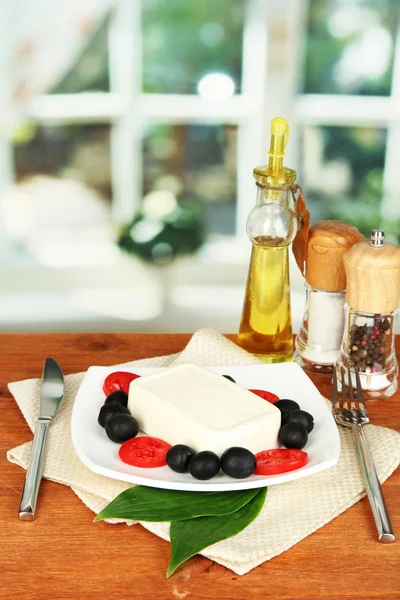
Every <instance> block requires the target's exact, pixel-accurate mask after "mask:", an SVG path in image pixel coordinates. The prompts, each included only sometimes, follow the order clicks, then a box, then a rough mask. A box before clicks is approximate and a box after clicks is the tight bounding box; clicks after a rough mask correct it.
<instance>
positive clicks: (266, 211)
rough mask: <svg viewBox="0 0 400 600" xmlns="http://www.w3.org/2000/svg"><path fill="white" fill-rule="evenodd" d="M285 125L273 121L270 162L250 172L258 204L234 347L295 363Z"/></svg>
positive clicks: (291, 174)
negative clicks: (291, 307) (237, 345)
mask: <svg viewBox="0 0 400 600" xmlns="http://www.w3.org/2000/svg"><path fill="white" fill-rule="evenodd" d="M288 136H289V126H288V123H287V121H286V120H285V119H283V118H280V117H278V118H276V119H273V120H272V121H271V148H270V152H269V164H268V165H266V166H262V167H256V168H255V169H254V172H253V174H254V178H255V179H256V182H257V204H256V206H255V207H254V208H253V210H252V211H251V213H250V215H249V218H248V220H247V233H248V235H249V237H250V240H251V241H252V243H253V250H252V254H251V260H250V266H249V273H248V278H247V285H246V292H245V298H244V304H243V311H242V317H241V323H240V329H239V335H238V344H239V345H240V346H241V347H242V348H243V349H244V350H247V351H248V352H251V353H252V354H255V355H257V356H258V357H259V358H261V359H262V360H264V361H265V362H269V363H275V362H286V361H292V360H293V338H292V319H291V311H290V284H289V252H288V250H289V246H290V243H291V242H292V241H293V239H294V237H295V235H296V232H297V215H296V210H295V206H294V200H293V194H292V186H293V183H294V182H295V180H296V171H293V169H288V168H286V167H283V164H282V163H283V156H284V154H285V148H286V144H287V139H288Z"/></svg>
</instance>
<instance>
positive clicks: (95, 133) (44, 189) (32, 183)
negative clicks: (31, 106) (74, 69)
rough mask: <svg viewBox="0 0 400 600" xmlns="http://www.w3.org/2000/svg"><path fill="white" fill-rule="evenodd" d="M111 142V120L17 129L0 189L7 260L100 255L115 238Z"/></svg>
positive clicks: (54, 261) (58, 262)
mask: <svg viewBox="0 0 400 600" xmlns="http://www.w3.org/2000/svg"><path fill="white" fill-rule="evenodd" d="M109 146H110V127H109V126H100V125H95V126H93V125H79V126H78V125H73V126H72V125H65V126H62V127H55V126H54V127H38V128H34V127H33V126H32V127H31V128H29V127H28V126H25V129H24V130H22V128H20V129H19V138H18V140H14V163H15V173H16V184H15V185H14V186H11V187H10V189H9V190H7V191H6V193H4V194H3V202H2V206H1V208H2V214H1V223H2V226H3V227H4V231H5V233H6V236H7V241H8V247H9V250H10V256H12V260H13V261H15V260H16V261H17V262H18V261H22V263H23V264H25V263H26V262H27V261H28V263H31V262H33V263H34V264H42V265H47V266H50V265H51V266H71V265H83V264H86V265H87V264H97V263H98V262H99V261H105V262H104V263H101V264H105V263H106V261H107V260H108V257H107V253H110V252H111V251H112V250H110V248H112V243H113V239H114V232H113V230H112V223H111V218H110V198H111V184H110V149H109Z"/></svg>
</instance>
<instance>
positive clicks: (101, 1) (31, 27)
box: [0, 0, 135, 129]
mask: <svg viewBox="0 0 400 600" xmlns="http://www.w3.org/2000/svg"><path fill="white" fill-rule="evenodd" d="M115 1H116V0H2V2H0V4H3V8H2V9H1V12H2V16H1V19H0V21H1V23H0V35H1V39H0V90H2V91H0V110H1V113H0V114H1V116H0V119H1V124H2V126H3V128H4V127H5V128H6V129H7V128H8V127H9V126H10V124H12V123H13V122H14V121H15V119H16V118H18V115H19V114H21V112H23V108H24V106H25V104H26V102H27V101H29V99H30V98H32V97H34V96H36V95H38V94H43V93H45V92H46V91H47V90H49V89H51V87H52V86H53V85H54V84H56V83H57V81H59V80H60V78H61V77H62V76H63V75H64V73H65V72H67V71H68V69H69V68H70V67H71V65H73V64H74V61H75V60H76V58H77V57H78V56H79V54H80V53H81V52H82V50H83V48H84V46H85V44H86V43H87V40H88V38H89V37H90V36H91V35H92V34H93V32H94V31H95V30H96V28H97V26H98V24H99V23H100V22H101V20H102V19H103V18H104V15H105V13H106V12H107V11H108V10H109V9H110V8H111V6H112V5H113V4H114V3H115ZM130 1H132V2H134V1H135V0H130Z"/></svg>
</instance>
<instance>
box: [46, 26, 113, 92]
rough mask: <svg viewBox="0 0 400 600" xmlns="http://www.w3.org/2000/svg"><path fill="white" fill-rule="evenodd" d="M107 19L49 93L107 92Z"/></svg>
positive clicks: (108, 85)
mask: <svg viewBox="0 0 400 600" xmlns="http://www.w3.org/2000/svg"><path fill="white" fill-rule="evenodd" d="M107 36H108V19H106V20H105V21H104V22H103V23H102V24H101V25H100V26H99V28H98V29H97V31H96V32H95V33H94V34H93V35H92V37H91V38H90V39H89V41H88V43H87V45H86V47H85V49H84V51H83V52H82V54H81V56H79V57H77V59H76V60H75V61H74V63H73V65H71V68H70V70H69V71H68V72H67V73H65V75H64V76H63V77H62V79H61V80H60V81H59V82H58V83H57V85H56V86H54V88H53V89H52V90H49V93H51V94H76V93H78V92H108V91H109V90H110V80H109V71H108V67H109V63H108V41H107Z"/></svg>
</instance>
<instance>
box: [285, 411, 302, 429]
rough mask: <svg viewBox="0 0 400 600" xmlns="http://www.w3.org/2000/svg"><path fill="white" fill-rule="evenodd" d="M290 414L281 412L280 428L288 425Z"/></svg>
mask: <svg viewBox="0 0 400 600" xmlns="http://www.w3.org/2000/svg"><path fill="white" fill-rule="evenodd" d="M295 410H299V409H298V408H296V409H295ZM291 414H292V411H291V410H285V412H281V427H283V426H284V425H286V423H289V421H290V415H291Z"/></svg>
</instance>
